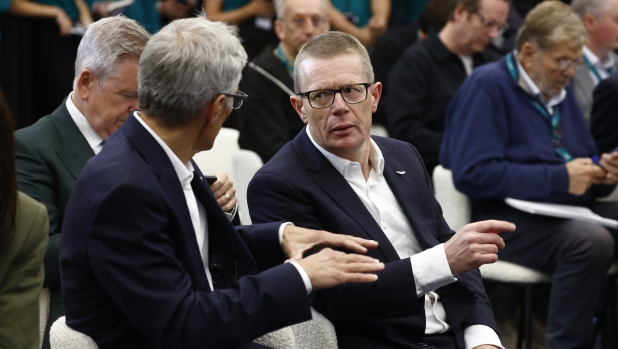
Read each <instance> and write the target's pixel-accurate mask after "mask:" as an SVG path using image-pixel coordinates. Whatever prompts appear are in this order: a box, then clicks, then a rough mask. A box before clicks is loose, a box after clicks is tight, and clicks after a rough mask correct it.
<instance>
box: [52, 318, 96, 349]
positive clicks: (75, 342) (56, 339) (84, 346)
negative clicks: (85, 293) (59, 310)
mask: <svg viewBox="0 0 618 349" xmlns="http://www.w3.org/2000/svg"><path fill="white" fill-rule="evenodd" d="M49 342H50V344H51V349H99V347H98V346H97V344H96V343H95V342H94V341H93V340H92V338H90V337H89V336H88V335H86V334H83V333H81V332H77V331H75V330H74V329H72V328H70V327H69V326H67V324H66V321H65V317H64V316H63V317H61V318H59V319H58V320H56V321H54V323H53V325H52V326H51V330H50V331H49Z"/></svg>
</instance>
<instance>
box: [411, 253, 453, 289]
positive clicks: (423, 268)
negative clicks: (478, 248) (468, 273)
mask: <svg viewBox="0 0 618 349" xmlns="http://www.w3.org/2000/svg"><path fill="white" fill-rule="evenodd" d="M410 263H412V273H413V274H414V283H415V284H416V295H417V296H418V297H420V296H421V295H423V294H425V293H427V292H430V291H434V290H436V289H438V288H440V287H442V286H445V285H448V284H450V283H453V282H455V281H457V279H456V278H455V277H453V274H452V273H451V267H450V266H449V265H448V260H447V259H446V252H444V244H440V245H437V246H434V247H432V248H430V249H427V250H425V251H423V252H420V253H417V254H415V255H414V256H412V257H410Z"/></svg>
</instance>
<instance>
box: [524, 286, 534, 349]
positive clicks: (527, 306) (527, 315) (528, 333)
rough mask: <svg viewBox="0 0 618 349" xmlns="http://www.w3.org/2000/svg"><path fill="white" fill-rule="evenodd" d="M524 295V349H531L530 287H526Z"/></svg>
mask: <svg viewBox="0 0 618 349" xmlns="http://www.w3.org/2000/svg"><path fill="white" fill-rule="evenodd" d="M525 292H526V295H525V310H524V314H525V315H524V316H525V321H526V323H525V325H524V326H525V327H524V328H525V330H524V331H525V332H524V333H525V338H526V349H532V285H526V291H525Z"/></svg>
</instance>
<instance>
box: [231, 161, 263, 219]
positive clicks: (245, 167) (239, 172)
mask: <svg viewBox="0 0 618 349" xmlns="http://www.w3.org/2000/svg"><path fill="white" fill-rule="evenodd" d="M262 165H263V163H262V159H261V158H260V156H259V155H257V154H256V153H255V152H253V151H250V150H244V149H240V150H236V151H234V153H233V155H232V168H233V169H234V178H233V180H234V186H235V187H236V198H237V199H238V210H239V212H238V214H239V215H240V223H242V224H251V217H250V216H249V206H248V205H247V187H249V182H250V181H251V179H252V178H253V176H254V175H255V173H256V172H257V171H258V170H259V169H260V167H262Z"/></svg>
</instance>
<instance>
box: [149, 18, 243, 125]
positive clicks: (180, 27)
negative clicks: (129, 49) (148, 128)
mask: <svg viewBox="0 0 618 349" xmlns="http://www.w3.org/2000/svg"><path fill="white" fill-rule="evenodd" d="M246 63H247V54H246V53H245V50H244V48H243V47H242V45H241V44H240V39H239V38H238V35H237V30H236V28H235V27H231V26H228V25H226V24H225V23H223V22H211V21H209V20H208V19H206V17H204V15H200V16H198V17H196V18H185V19H179V20H175V21H173V22H172V23H170V24H168V25H167V26H166V27H164V28H163V29H161V31H159V32H158V33H157V34H155V35H153V36H152V38H151V39H150V41H149V42H148V44H147V45H146V49H145V50H144V53H143V54H142V58H141V59H140V62H139V69H138V73H137V78H138V82H139V88H138V96H139V100H140V107H141V109H142V111H144V113H146V114H147V115H148V116H149V117H152V118H155V119H157V120H159V121H161V122H162V123H164V124H165V125H168V126H176V125H181V124H186V123H188V122H190V121H192V120H194V119H195V118H196V117H197V115H198V112H199V111H200V110H201V109H202V108H203V107H204V106H205V105H206V104H208V102H210V101H211V100H212V99H213V98H214V97H216V96H217V95H219V94H220V93H231V92H234V91H235V90H236V88H237V86H238V83H239V82H240V78H241V72H242V69H243V67H244V66H245V64H246ZM230 102H231V101H230Z"/></svg>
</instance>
